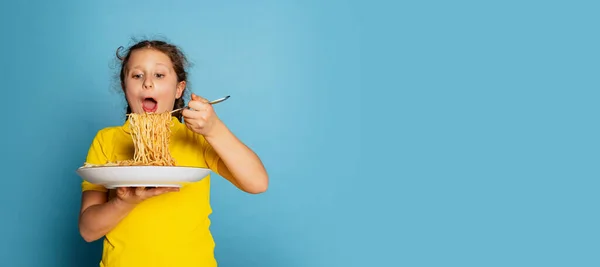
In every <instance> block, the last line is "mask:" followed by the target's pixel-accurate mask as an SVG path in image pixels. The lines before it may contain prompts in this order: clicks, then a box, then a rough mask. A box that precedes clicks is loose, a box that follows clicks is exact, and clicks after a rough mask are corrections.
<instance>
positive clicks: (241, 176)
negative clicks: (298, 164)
mask: <svg viewBox="0 0 600 267" xmlns="http://www.w3.org/2000/svg"><path fill="white" fill-rule="evenodd" d="M213 127H214V128H213V131H212V133H211V135H209V136H205V138H206V141H208V143H209V144H210V145H211V146H212V147H213V149H214V150H215V152H216V153H217V154H218V155H219V158H220V160H219V164H218V167H217V168H218V170H219V174H220V175H222V176H223V177H224V178H225V179H227V180H229V181H230V182H231V183H232V184H234V185H235V186H237V187H238V188H240V189H241V190H243V191H245V192H248V193H251V194H259V193H263V192H265V191H266V190H267V188H268V185H269V177H268V175H267V172H266V170H265V167H264V166H263V164H262V162H261V160H260V158H259V157H258V156H257V155H256V154H255V153H254V151H252V150H251V149H250V148H248V147H247V146H246V145H244V144H243V143H242V142H241V141H240V140H239V139H238V138H237V137H236V136H235V135H234V134H233V133H232V132H231V131H230V130H229V129H228V128H227V126H225V124H223V122H221V121H220V120H219V121H217V123H215V125H214V126H213Z"/></svg>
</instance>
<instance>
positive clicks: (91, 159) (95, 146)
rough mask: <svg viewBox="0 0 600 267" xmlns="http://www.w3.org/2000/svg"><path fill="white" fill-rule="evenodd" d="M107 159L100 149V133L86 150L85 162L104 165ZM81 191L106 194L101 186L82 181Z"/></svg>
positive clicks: (105, 190)
mask: <svg viewBox="0 0 600 267" xmlns="http://www.w3.org/2000/svg"><path fill="white" fill-rule="evenodd" d="M107 160H108V158H107V157H106V155H105V154H104V150H103V149H102V135H101V133H100V132H98V133H97V134H96V136H95V137H94V140H93V141H92V144H91V145H90V148H89V150H88V154H87V157H86V160H85V162H86V163H88V164H106V162H107ZM81 189H82V191H88V190H94V191H102V192H107V191H108V189H106V188H105V187H104V186H102V185H97V184H92V183H90V182H88V181H85V180H84V181H83V182H82V183H81Z"/></svg>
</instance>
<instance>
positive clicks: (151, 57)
mask: <svg viewBox="0 0 600 267" xmlns="http://www.w3.org/2000/svg"><path fill="white" fill-rule="evenodd" d="M142 63H146V64H148V63H155V64H162V65H166V66H168V67H172V65H173V64H172V62H171V58H169V56H168V55H166V54H165V53H163V52H161V51H158V50H156V49H149V48H146V49H137V50H135V51H132V52H131V55H130V57H129V62H128V65H129V66H130V67H132V66H136V65H139V64H142Z"/></svg>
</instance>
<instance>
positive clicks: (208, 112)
mask: <svg viewBox="0 0 600 267" xmlns="http://www.w3.org/2000/svg"><path fill="white" fill-rule="evenodd" d="M208 102H209V101H208V100H206V99H204V98H202V97H199V96H197V95H195V94H192V100H191V101H190V103H189V104H188V106H189V107H190V109H184V110H183V112H182V115H183V118H184V120H185V124H186V125H187V127H188V128H189V129H190V130H192V131H194V132H196V133H198V134H201V135H204V136H209V135H211V134H212V133H213V132H214V131H213V130H214V128H215V125H216V124H218V123H219V122H220V120H219V118H218V117H217V114H215V111H214V109H213V106H212V105H211V104H209V103H208Z"/></svg>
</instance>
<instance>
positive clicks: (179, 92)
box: [175, 81, 186, 99]
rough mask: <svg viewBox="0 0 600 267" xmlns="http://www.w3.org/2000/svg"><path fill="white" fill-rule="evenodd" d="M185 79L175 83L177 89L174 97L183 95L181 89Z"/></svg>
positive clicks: (183, 87) (183, 88)
mask: <svg viewBox="0 0 600 267" xmlns="http://www.w3.org/2000/svg"><path fill="white" fill-rule="evenodd" d="M185 85H186V83H185V81H181V82H179V83H178V84H177V91H176V92H175V99H177V98H180V97H181V95H183V90H185Z"/></svg>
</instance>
